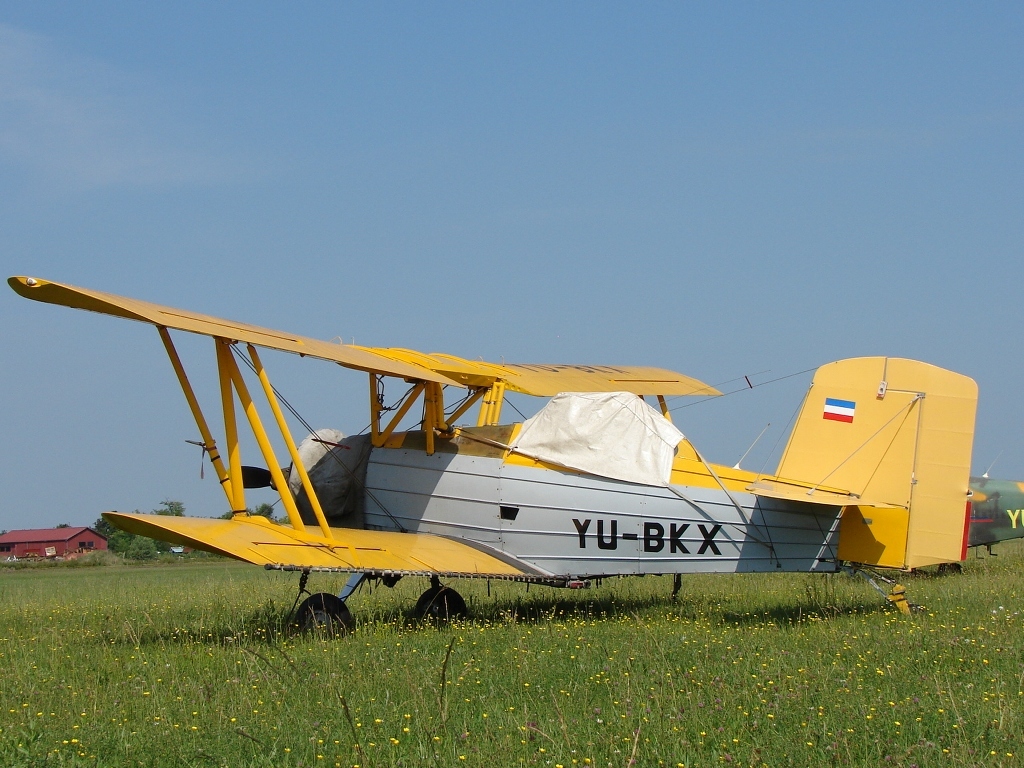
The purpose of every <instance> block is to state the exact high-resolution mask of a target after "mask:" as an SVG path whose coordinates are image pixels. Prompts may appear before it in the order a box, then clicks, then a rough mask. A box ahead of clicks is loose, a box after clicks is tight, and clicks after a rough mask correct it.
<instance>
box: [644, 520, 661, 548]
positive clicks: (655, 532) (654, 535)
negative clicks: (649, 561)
mask: <svg viewBox="0 0 1024 768" xmlns="http://www.w3.org/2000/svg"><path fill="white" fill-rule="evenodd" d="M664 548H665V526H663V525H662V524H661V523H644V552H661V550H663V549H664Z"/></svg>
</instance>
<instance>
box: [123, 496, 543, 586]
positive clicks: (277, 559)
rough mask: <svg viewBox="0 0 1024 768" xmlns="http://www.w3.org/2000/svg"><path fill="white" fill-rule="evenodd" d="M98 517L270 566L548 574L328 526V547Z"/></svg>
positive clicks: (213, 522) (254, 520)
mask: <svg viewBox="0 0 1024 768" xmlns="http://www.w3.org/2000/svg"><path fill="white" fill-rule="evenodd" d="M103 517H104V519H106V520H107V522H109V523H110V524H111V525H113V526H115V527H117V528H120V529H121V530H123V531H128V532H129V533H134V534H138V535H140V536H148V537H149V538H152V539H156V540H158V541H166V542H169V543H171V544H180V545H182V546H186V547H192V548H193V549H199V550H202V551H204V552H212V553H214V554H218V555H224V556H226V557H231V558H234V559H236V560H243V561H245V562H247V563H253V564H255V565H263V566H270V567H280V568H317V569H320V568H325V569H331V570H339V571H351V572H353V573H371V574H399V575H409V576H412V575H423V576H433V575H438V576H459V577H478V578H495V579H516V578H537V577H543V576H546V575H547V574H543V573H541V572H540V571H537V570H536V569H534V568H531V567H529V566H527V565H526V564H520V563H518V561H515V560H513V558H510V557H508V556H507V555H505V554H504V553H500V552H494V553H493V554H492V553H489V552H486V551H483V550H482V549H479V548H477V547H476V546H470V545H468V544H465V543H463V542H461V541H455V540H453V539H449V538H445V537H444V536H434V535H431V534H426V533H398V532H395V531H365V530H359V529H355V528H332V529H331V533H332V535H333V536H334V537H335V538H334V540H333V541H328V540H327V539H324V538H322V537H320V536H315V535H311V534H307V533H302V532H299V531H296V530H295V529H293V528H290V527H288V526H285V525H278V524H277V523H274V522H271V521H269V520H267V519H266V518H264V517H259V516H255V515H254V516H252V517H248V516H236V517H234V518H232V519H230V520H222V519H209V518H198V517H171V516H168V515H135V514H131V515H129V514H123V513H120V512H105V513H103Z"/></svg>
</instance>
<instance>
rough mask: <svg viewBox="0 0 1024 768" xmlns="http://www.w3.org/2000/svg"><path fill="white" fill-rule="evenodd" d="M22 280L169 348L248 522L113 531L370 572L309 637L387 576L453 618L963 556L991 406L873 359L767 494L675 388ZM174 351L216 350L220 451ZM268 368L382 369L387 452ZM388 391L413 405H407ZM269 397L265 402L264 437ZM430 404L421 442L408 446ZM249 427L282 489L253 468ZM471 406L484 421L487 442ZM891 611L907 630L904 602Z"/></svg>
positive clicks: (277, 564) (791, 444) (178, 522)
mask: <svg viewBox="0 0 1024 768" xmlns="http://www.w3.org/2000/svg"><path fill="white" fill-rule="evenodd" d="M8 282H9V284H10V285H11V287H12V288H13V289H14V290H15V291H16V292H17V293H18V294H20V295H21V296H24V297H25V298H29V299H33V300H35V301H41V302H46V303H50V304H59V305H64V306H68V307H73V308H77V309H85V310H90V311H94V312H100V313H103V314H108V315H114V316H116V317H122V318H126V319H130V320H137V321H141V322H145V323H149V324H151V325H154V326H156V328H157V331H158V334H159V337H160V339H161V341H162V343H163V345H164V348H165V349H166V352H167V355H168V357H169V359H170V362H171V365H172V367H173V370H174V372H175V375H176V376H177V379H178V382H179V383H180V385H181V388H182V391H183V392H184V395H185V399H186V401H187V403H188V406H189V409H190V410H191V412H192V415H193V417H194V418H195V422H196V424H197V426H198V428H199V432H200V435H201V436H202V445H203V448H204V450H205V451H206V452H207V453H208V455H209V458H210V461H211V463H212V465H213V467H214V470H215V471H216V474H217V477H218V479H219V481H220V484H221V486H222V487H223V489H224V494H225V497H226V499H227V503H228V507H229V509H230V510H231V511H232V512H233V513H234V514H233V515H232V516H231V518H230V519H227V520H225V519H206V518H182V517H178V518H175V517H166V516H156V515H137V514H122V513H118V512H108V513H106V514H105V515H104V517H105V518H106V519H107V520H108V521H109V522H110V523H112V524H113V525H115V526H117V527H118V528H121V529H123V530H126V531H129V532H131V533H136V534H141V535H145V536H150V537H152V538H155V539H159V540H162V541H167V542H171V543H173V544H179V545H185V546H189V547H193V548H196V549H200V550H205V551H208V552H214V553H217V554H221V555H226V556H228V557H232V558H235V559H238V560H243V561H246V562H249V563H253V564H256V565H262V566H264V567H266V568H269V569H283V570H294V571H300V572H301V574H302V578H301V580H300V592H305V586H306V581H307V578H308V576H309V574H310V573H312V572H321V571H327V572H347V573H351V574H353V576H352V577H351V578H350V579H349V581H348V584H347V585H346V587H345V590H343V592H342V593H341V594H340V595H331V594H327V593H319V594H315V595H311V596H310V597H309V598H308V599H307V600H306V601H305V602H304V603H303V605H302V606H301V607H300V609H299V615H300V620H302V621H306V622H320V621H339V622H342V623H349V622H350V621H351V616H350V614H349V612H348V609H347V607H346V605H345V602H344V601H345V599H347V597H348V596H349V595H350V594H351V592H352V590H354V589H355V587H356V586H358V584H359V583H360V582H361V581H362V580H364V579H366V578H372V579H376V580H380V581H382V582H383V583H385V584H387V585H389V586H390V585H393V584H394V583H395V582H396V581H397V580H398V579H399V578H402V577H406V576H421V577H428V578H430V580H431V586H430V588H429V589H427V590H426V591H425V592H424V593H423V595H422V597H421V598H420V601H419V603H418V605H417V611H418V612H419V613H421V614H423V615H431V616H436V617H444V616H461V615H465V613H466V606H465V602H464V601H463V600H462V598H461V597H460V596H459V595H458V593H456V592H455V591H454V590H453V589H451V588H450V587H447V586H444V585H442V584H441V581H440V580H441V579H442V578H443V579H453V578H486V579H511V580H517V581H524V582H533V583H540V584H546V585H550V586H554V587H584V586H587V585H588V584H589V582H590V581H591V580H593V579H597V578H602V577H607V576H614V575H629V574H637V575H639V574H675V575H676V589H677V590H678V586H679V576H680V575H681V574H685V573H698V572H703V573H712V572H713V573H736V572H758V571H760V572H764V571H803V572H834V571H837V570H840V569H841V568H846V567H852V568H853V569H855V570H861V571H862V570H863V569H864V568H866V567H872V568H886V569H897V570H910V569H912V568H918V567H921V566H926V565H933V564H941V563H950V562H958V561H960V560H962V559H964V557H965V556H966V547H967V543H968V539H967V530H968V525H969V522H970V503H969V498H970V489H969V472H970V463H971V445H972V441H973V434H974V416H975V408H976V403H977V385H976V384H975V382H974V381H973V380H971V379H970V378H968V377H966V376H963V375H960V374H957V373H953V372H951V371H947V370H943V369H941V368H938V367H935V366H932V365H929V364H926V363H922V362H917V361H914V360H906V359H900V358H886V357H866V358H856V359H850V360H842V361H838V362H834V363H830V364H828V365H825V366H822V367H821V368H819V369H818V371H817V372H816V374H815V376H814V379H813V381H812V384H811V387H810V389H809V390H808V392H807V395H806V396H805V398H804V402H803V405H802V407H801V410H800V413H799V415H798V417H797V420H796V422H795V425H794V427H793V431H792V433H791V435H790V437H789V441H788V444H787V445H786V448H785V450H784V452H783V454H782V458H781V460H780V462H779V465H778V467H777V469H776V471H775V473H774V474H771V475H766V474H759V473H754V472H748V471H745V470H741V469H738V468H733V467H727V466H722V465H717V464H712V463H709V462H708V461H706V460H705V458H704V457H703V456H702V455H701V453H700V452H699V451H698V450H697V449H696V448H695V447H694V446H693V445H692V444H691V443H690V442H689V441H688V440H687V439H686V438H685V436H684V435H683V434H682V433H681V432H679V431H678V429H676V427H675V426H674V425H673V424H672V422H671V418H670V414H669V411H668V408H667V405H666V401H665V398H666V397H670V396H686V395H717V394H720V393H718V392H717V391H716V390H715V389H713V388H712V387H709V386H708V385H706V384H703V383H702V382H700V381H697V380H695V379H693V378H690V377H688V376H684V375H681V374H678V373H674V372H672V371H667V370H663V369H659V368H647V367H636V366H579V365H511V364H504V363H502V364H500V365H499V364H495V363H484V362H477V361H471V360H464V359H462V358H458V357H454V356H451V355H443V354H423V353H419V352H414V351H410V350H405V349H384V348H367V347H359V346H355V345H348V344H341V343H332V342H325V341H319V340H316V339H310V338H305V337H302V336H297V335H294V334H289V333H284V332H281V331H274V330H269V329H265V328H259V327H255V326H251V325H245V324H242V323H236V322H232V321H228V320H222V319H219V318H216V317H209V316H206V315H200V314H196V313H194V312H189V311H185V310H178V309H173V308H170V307H163V306H158V305H156V304H151V303H148V302H143V301H138V300H135V299H129V298H124V297H120V296H115V295H112V294H107V293H101V292H99V291H93V290H87V289H83V288H76V287H74V286H70V285H64V284H60V283H54V282H50V281H47V280H43V279H39V278H32V277H12V278H10V279H9V281H8ZM172 330H175V331H188V332H191V333H197V334H201V335H205V336H209V337H211V338H212V340H213V352H214V359H215V361H216V366H217V371H218V375H219V382H220V395H221V397H220V403H219V406H220V411H221V416H222V420H223V436H224V440H223V442H222V443H218V442H217V441H216V440H215V439H214V434H213V431H212V430H211V427H210V422H209V420H208V419H207V417H206V415H205V413H204V411H203V409H202V408H201V407H200V404H199V401H198V400H197V398H196V396H195V393H194V391H193V389H192V386H191V384H190V383H189V379H188V376H187V374H186V372H185V369H184V367H183V366H182V363H181V360H180V358H179V356H178V354H177V351H176V349H175V346H174V343H173V340H172V337H171V331H172ZM258 348H269V349H276V350H282V351H285V352H293V353H296V354H298V355H301V356H303V357H313V358H319V359H321V360H327V361H329V362H333V363H337V364H338V365H342V366H344V367H346V368H352V369H356V370H360V371H364V372H365V373H366V374H367V375H368V380H369V398H368V399H369V411H370V423H371V427H370V432H369V434H367V435H359V436H354V437H343V436H341V435H340V433H334V432H333V431H329V430H322V431H317V432H316V433H314V434H312V435H310V437H308V438H306V439H305V440H304V441H302V442H301V443H297V442H296V440H295V439H294V437H293V436H292V434H291V432H290V430H289V428H288V424H287V422H286V419H285V416H284V412H283V410H282V407H281V401H280V399H279V397H278V395H277V393H276V391H275V389H274V388H273V386H272V385H271V382H270V379H269V377H268V374H267V371H266V369H265V368H264V366H263V362H262V360H261V358H260V356H259V352H258ZM239 361H242V363H243V366H239ZM243 368H246V369H248V371H249V372H248V373H247V374H243ZM387 382H391V383H398V384H399V385H400V388H401V389H402V390H403V391H404V394H403V395H402V396H401V397H399V398H397V400H396V402H394V403H393V404H391V405H388V404H387V401H386V399H385V384H386V383H387ZM251 386H254V387H256V388H257V389H259V390H260V392H261V393H262V396H263V399H264V400H265V402H266V408H265V410H264V412H263V415H262V416H261V414H260V413H259V412H258V410H257V406H256V402H255V400H254V398H253V396H252V393H251V389H250V387H251ZM506 392H518V393H523V394H527V395H533V396H536V397H545V398H550V400H549V402H548V403H547V405H545V407H544V408H542V409H541V410H540V412H538V413H537V414H536V415H535V416H534V417H532V418H530V419H527V420H526V421H525V422H522V423H514V424H501V423H500V416H501V410H502V404H503V401H504V397H505V393H506ZM645 397H650V398H652V399H654V400H656V401H657V403H658V405H659V408H657V409H656V408H654V407H653V406H651V405H649V404H648V403H647V402H646V401H645V400H644V398H645ZM417 403H419V404H420V405H419V408H420V410H419V411H417V412H414V413H415V415H419V414H422V419H421V420H420V422H419V424H418V425H417V426H416V428H414V429H411V430H400V429H399V428H398V427H399V425H400V424H401V423H402V422H403V420H404V419H407V417H408V416H409V415H410V413H411V409H412V408H413V406H414V405H415V404H417ZM239 406H240V411H241V413H242V415H243V417H244V419H245V421H247V422H248V425H249V427H250V429H251V430H252V433H253V435H254V437H255V439H256V442H257V444H258V446H259V449H260V452H261V454H262V460H263V463H264V464H265V465H266V468H262V467H248V466H243V465H242V458H241V454H240V447H239V422H240V419H239V416H238V410H239V408H238V407H239ZM474 406H478V410H477V418H476V420H475V422H476V423H475V425H466V424H464V423H463V420H464V419H465V417H466V416H467V414H468V413H469V412H470V409H471V408H473V407H474ZM268 412H269V419H270V422H272V423H273V424H274V425H275V426H276V428H277V431H278V432H279V433H280V442H281V444H283V446H284V449H285V453H286V454H287V461H286V464H285V466H284V468H283V469H282V462H281V461H280V460H279V459H278V454H277V453H276V452H275V449H274V447H273V445H272V443H271V439H270V436H269V434H268V432H267V430H266V428H265V422H264V418H265V417H266V415H267V413H268ZM287 462H290V467H288V466H287ZM267 485H271V486H273V488H275V489H276V490H277V491H278V492H279V493H280V497H281V503H282V505H283V508H284V510H285V511H286V512H287V516H288V521H289V523H288V524H287V525H285V524H277V523H274V522H272V521H270V520H267V519H266V518H263V517H259V516H250V515H249V514H248V513H247V512H246V501H245V489H246V488H250V487H259V486H267ZM886 580H889V579H886ZM897 587H898V585H897ZM891 599H893V600H894V602H896V603H897V605H899V606H900V608H901V609H904V610H906V609H907V604H906V601H905V599H904V598H903V597H902V594H901V588H898V589H897V588H894V591H893V595H891Z"/></svg>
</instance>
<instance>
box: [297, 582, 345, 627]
mask: <svg viewBox="0 0 1024 768" xmlns="http://www.w3.org/2000/svg"><path fill="white" fill-rule="evenodd" d="M308 581H309V571H303V572H302V575H301V576H300V577H299V594H298V595H297V596H296V598H295V602H296V603H297V602H298V601H299V598H300V597H302V596H303V595H304V594H305V595H309V597H307V598H306V599H305V600H303V601H302V604H301V605H299V607H298V609H297V610H295V606H294V605H293V606H292V609H293V611H294V614H293V618H292V621H291V623H292V624H293V625H295V626H297V627H298V628H299V631H300V632H309V631H311V630H318V631H320V632H323V633H325V634H330V635H334V634H338V635H344V634H346V633H347V632H350V631H351V630H352V629H353V627H355V625H356V622H355V619H354V618H352V612H351V611H349V609H348V606H347V605H345V601H344V600H343V599H342V598H341V597H338V596H336V595H332V594H331V593H330V592H317V593H316V594H310V593H309V590H307V589H306V584H307V582H308ZM345 597H348V594H345Z"/></svg>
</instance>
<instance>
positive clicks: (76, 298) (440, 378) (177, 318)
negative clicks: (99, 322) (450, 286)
mask: <svg viewBox="0 0 1024 768" xmlns="http://www.w3.org/2000/svg"><path fill="white" fill-rule="evenodd" d="M7 282H8V284H9V285H10V286H11V288H13V289H14V290H15V291H16V292H17V293H18V294H20V295H21V296H24V297H25V298H26V299H33V300H34V301H42V302H45V303H47V304H60V305H62V306H65V307H73V308H75V309H87V310H90V311H92V312H99V313H101V314H104V315H113V316H115V317H124V318H127V319H128V320H139V321H141V322H144V323H152V324H153V325H156V326H163V327H165V328H175V329H177V330H182V331H190V332H191V333H199V334H203V335H205V336H216V337H219V338H223V339H231V340H232V341H241V342H245V343H248V344H255V345H257V346H261V347H267V348H269V349H279V350H282V351H284V352H294V353H295V354H299V355H306V356H309V357H317V358H320V359H321V360H330V361H332V362H335V363H339V364H341V365H343V366H345V367H346V368H356V369H358V370H362V371H373V372H375V373H382V374H387V375H390V376H401V377H403V378H408V379H415V380H417V381H437V382H440V383H442V384H456V385H457V382H455V381H452V380H450V379H448V378H447V377H446V376H444V375H443V374H439V373H435V372H434V371H431V370H429V369H427V368H421V367H420V366H418V365H414V364H411V363H407V362H404V361H400V360H395V359H392V358H388V357H382V356H380V355H376V354H374V353H373V352H371V351H369V350H366V349H364V348H362V347H356V346H353V345H350V344H334V343H331V342H328V341H320V340H319V339H311V338H308V337H305V336H298V335H296V334H292V333H284V332H282V331H274V330H270V329H268V328H260V327H258V326H255V325H247V324H245V323H236V322H234V321H232V320H223V319H221V318H219V317H211V316H209V315H201V314H199V313H197V312H189V311H187V310H184V309H174V308H173V307H164V306H161V305H159V304H151V303H150V302H148V301H139V300H138V299H129V298H127V297H124V296H115V295H114V294H112V293H102V292H100V291H93V290H89V289H87V288H76V287H75V286H73V285H63V284H61V283H53V282H50V281H48V280H42V279H40V278H34V277H12V278H10V279H8V281H7Z"/></svg>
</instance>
